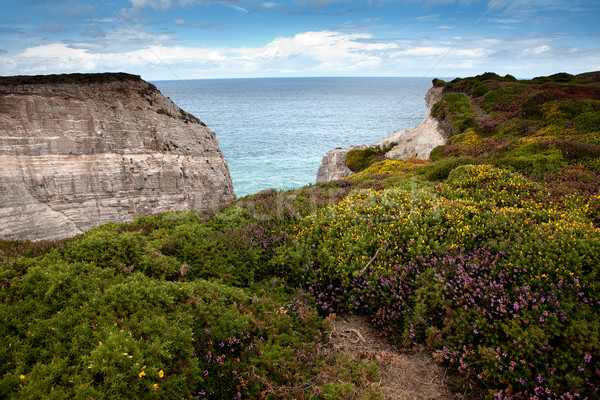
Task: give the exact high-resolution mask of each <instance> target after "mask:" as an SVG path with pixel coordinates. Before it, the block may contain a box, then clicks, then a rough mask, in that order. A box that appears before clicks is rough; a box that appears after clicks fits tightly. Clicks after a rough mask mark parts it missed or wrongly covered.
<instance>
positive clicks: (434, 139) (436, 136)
mask: <svg viewBox="0 0 600 400" xmlns="http://www.w3.org/2000/svg"><path fill="white" fill-rule="evenodd" d="M442 92H443V88H439V87H432V88H431V89H429V91H427V93H426V94H425V104H426V105H427V109H428V112H427V117H425V119H424V120H423V122H422V123H421V124H420V125H418V126H415V127H412V128H408V129H405V130H402V131H396V132H394V133H392V134H391V135H389V136H387V137H385V138H383V139H381V140H378V141H377V142H375V143H373V144H372V145H371V146H380V147H386V146H388V145H389V144H391V143H392V142H394V143H396V146H394V147H393V148H392V150H390V151H389V152H388V153H387V154H386V157H387V158H394V159H406V158H409V157H416V158H422V159H424V158H428V157H429V153H431V150H433V148H434V147H436V146H439V145H442V144H444V143H445V142H446V140H447V138H448V137H449V136H450V134H449V133H448V132H447V131H446V129H444V126H442V125H440V123H439V121H438V120H437V119H435V118H434V117H432V116H431V114H430V111H431V108H432V107H433V105H434V104H435V103H437V102H438V101H440V100H441V99H442V95H443V93H442ZM365 147H366V146H354V147H348V148H343V149H341V148H339V149H334V150H330V151H329V152H327V154H325V156H324V157H323V160H322V161H321V166H320V167H319V171H318V173H317V183H325V182H329V181H332V180H336V179H341V178H346V177H348V176H350V175H352V171H351V170H350V169H349V168H348V167H347V166H346V154H347V153H348V151H350V150H351V149H353V148H365Z"/></svg>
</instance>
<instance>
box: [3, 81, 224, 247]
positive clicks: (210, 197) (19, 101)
mask: <svg viewBox="0 0 600 400" xmlns="http://www.w3.org/2000/svg"><path fill="white" fill-rule="evenodd" d="M0 165H2V168H1V169H0V238H4V239H31V240H42V239H57V238H64V237H69V236H73V235H75V234H77V233H81V232H84V231H86V230H88V229H90V228H92V227H94V226H97V225H100V224H103V223H106V222H123V221H130V220H132V219H133V218H135V217H137V216H139V215H143V214H152V213H157V212H162V211H167V210H189V209H198V210H208V209H211V208H214V207H217V206H219V205H221V204H225V203H228V202H230V201H232V200H233V199H235V195H234V192H233V184H232V181H231V176H230V174H229V168H228V166H227V161H226V160H225V157H224V156H223V154H222V153H221V151H220V150H219V147H218V142H217V140H216V138H215V134H214V133H213V132H212V131H210V130H209V129H208V128H207V127H206V125H204V124H203V123H202V122H200V120H198V119H197V118H196V117H194V116H193V115H191V114H189V113H187V112H185V111H183V110H181V109H180V108H179V107H178V106H176V105H175V104H174V103H173V102H172V101H171V100H170V99H168V98H166V97H164V96H163V95H162V94H161V93H160V92H159V91H158V90H157V89H156V87H155V86H154V85H152V84H150V83H148V82H146V81H144V80H142V79H141V78H140V77H139V76H135V75H129V74H71V75H49V76H37V77H4V78H0Z"/></svg>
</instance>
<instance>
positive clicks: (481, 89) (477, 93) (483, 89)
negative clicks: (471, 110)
mask: <svg viewBox="0 0 600 400" xmlns="http://www.w3.org/2000/svg"><path fill="white" fill-rule="evenodd" d="M490 90H491V88H490V87H489V86H488V85H486V84H485V83H480V84H479V85H477V86H475V89H473V92H471V95H472V96H473V97H475V98H477V97H481V96H483V95H484V94H486V93H487V92H489V91H490Z"/></svg>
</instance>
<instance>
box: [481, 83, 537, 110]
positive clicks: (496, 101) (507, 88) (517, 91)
mask: <svg viewBox="0 0 600 400" xmlns="http://www.w3.org/2000/svg"><path fill="white" fill-rule="evenodd" d="M529 91H530V89H529V88H528V87H527V86H526V85H521V84H517V83H508V84H506V85H503V86H500V87H498V88H496V89H493V90H491V91H489V92H488V93H486V94H485V96H484V97H483V101H484V104H485V106H486V109H487V110H488V111H491V110H493V109H494V108H495V107H497V106H499V105H501V104H505V103H511V102H514V101H516V100H519V99H520V98H522V97H523V95H524V94H525V93H527V92H529Z"/></svg>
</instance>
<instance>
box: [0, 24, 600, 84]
mask: <svg viewBox="0 0 600 400" xmlns="http://www.w3.org/2000/svg"><path fill="white" fill-rule="evenodd" d="M183 22H186V21H183ZM128 35H129V36H128ZM140 38H141V40H140ZM106 42H111V43H112V44H113V46H112V47H111V46H107V45H106ZM140 43H146V45H145V46H144V47H143V48H141V47H140ZM107 49H110V50H107ZM599 63H600V57H599V56H597V52H594V51H592V49H588V48H580V49H578V50H576V51H573V50H572V49H571V48H564V47H561V46H559V45H555V43H554V42H553V39H552V38H549V37H547V36H544V37H522V36H513V37H508V38H488V39H478V40H462V41H460V42H456V41H434V40H411V39H380V38H373V37H372V36H371V35H369V34H365V33H360V34H358V33H352V34H349V33H343V32H334V31H311V32H303V33H298V34H296V35H294V36H290V37H278V38H275V39H273V40H272V41H270V42H269V43H266V44H265V45H264V46H258V47H242V48H225V47H214V48H204V47H191V46H181V45H177V42H175V41H173V40H172V38H170V37H169V36H168V35H166V36H165V37H162V36H161V35H151V34H148V33H145V32H137V33H136V37H132V35H131V33H130V32H129V33H128V32H126V31H122V30H114V31H108V32H107V37H106V38H102V39H99V40H93V41H88V42H77V43H52V44H48V45H43V46H36V47H30V48H28V49H26V50H25V51H23V52H21V53H20V54H16V55H14V54H12V55H9V54H8V53H1V54H0V70H2V71H3V72H4V74H6V75H17V74H46V73H65V72H103V71H125V72H130V73H134V74H139V75H142V76H143V77H144V78H146V79H151V80H152V79H173V78H174V76H173V73H175V74H176V75H177V77H181V78H189V79H191V78H221V77H255V76H284V75H292V76H332V75H333V76H335V75H339V76H342V75H355V76H357V75H359V76H360V75H364V76H369V75H380V76H422V74H425V73H426V72H428V71H431V73H430V75H434V76H451V75H454V76H468V75H474V74H478V73H482V72H485V71H495V72H497V73H500V74H506V73H511V74H513V75H516V76H520V77H531V76H538V75H542V74H546V73H554V72H558V70H566V71H568V72H571V73H578V72H584V71H586V70H592V69H596V68H597V66H598V64H599ZM515 65H517V66H519V68H518V69H514V70H511V68H513V67H514V66H515Z"/></svg>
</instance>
